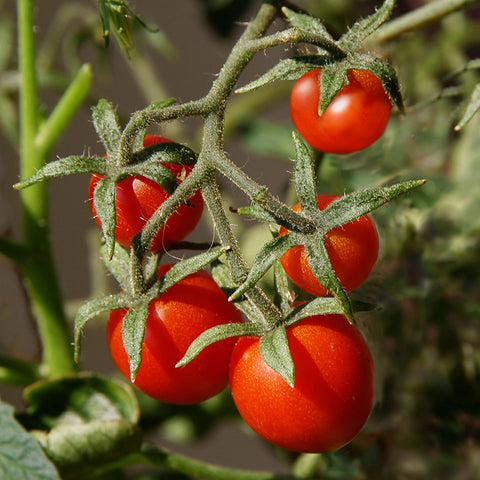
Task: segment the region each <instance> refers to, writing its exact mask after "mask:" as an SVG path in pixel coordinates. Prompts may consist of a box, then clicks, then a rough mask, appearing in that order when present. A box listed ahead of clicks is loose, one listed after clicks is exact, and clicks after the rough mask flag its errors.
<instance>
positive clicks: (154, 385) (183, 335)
mask: <svg viewBox="0 0 480 480" xmlns="http://www.w3.org/2000/svg"><path fill="white" fill-rule="evenodd" d="M170 267H171V265H166V266H162V267H160V269H159V274H160V275H163V274H164V273H165V272H166V271H167V270H168V269H169V268H170ZM127 310H128V309H120V310H113V311H112V312H110V316H109V319H108V324H107V341H108V346H109V349H110V353H111V355H112V358H113V360H114V362H115V364H116V365H117V367H118V369H119V370H120V372H122V374H123V375H124V376H125V378H127V379H130V368H129V362H128V357H127V354H126V352H125V349H124V346H123V341H122V326H123V318H124V317H125V314H126V313H127ZM241 321H242V316H241V314H240V311H239V310H238V309H237V308H236V307H235V306H234V305H233V304H232V303H230V302H229V301H228V300H227V297H226V296H225V295H224V294H223V292H222V290H221V289H220V288H219V287H218V285H217V284H216V283H215V281H214V280H213V279H212V277H211V275H210V274H208V273H207V272H204V271H199V272H196V273H194V274H191V275H188V276H187V277H185V278H184V279H182V280H180V281H179V282H178V283H176V284H175V285H173V286H172V287H170V288H169V289H168V290H167V291H165V292H164V293H163V294H161V295H160V296H159V297H157V298H156V299H155V300H153V301H152V302H151V303H150V306H149V313H148V317H147V322H146V328H145V339H144V341H143V349H142V363H141V365H140V369H139V371H138V374H137V377H136V379H135V383H134V385H135V386H136V387H137V388H138V389H140V390H141V391H142V392H144V393H146V394H147V395H149V396H151V397H153V398H156V399H157V400H160V401H162V402H166V403H174V404H192V403H197V402H201V401H203V400H206V399H207V398H210V397H213V396H214V395H216V394H217V393H219V392H221V391H222V390H223V389H224V388H225V387H226V385H227V384H228V364H229V361H230V356H231V353H232V349H233V347H234V345H235V339H234V338H229V339H225V340H221V341H219V342H216V343H214V344H212V345H210V346H208V347H207V348H205V350H203V351H202V352H201V353H200V354H199V355H198V357H196V358H195V359H194V360H192V361H191V362H190V363H189V364H187V365H186V366H184V367H178V368H175V365H176V364H177V363H178V362H179V361H180V359H181V358H182V357H183V355H184V354H185V352H186V351H187V349H188V347H189V346H190V344H191V343H192V341H193V340H195V338H197V337H198V336H199V335H200V334H201V333H202V332H204V331H205V330H207V329H209V328H211V327H214V326H216V325H220V324H224V323H238V322H241Z"/></svg>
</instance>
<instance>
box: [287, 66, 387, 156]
mask: <svg viewBox="0 0 480 480" xmlns="http://www.w3.org/2000/svg"><path fill="white" fill-rule="evenodd" d="M319 81H320V70H310V71H309V72H307V73H305V74H304V75H303V76H302V77H300V78H299V79H298V80H297V81H296V82H295V84H294V86H293V89H292V93H291V96H290V115H291V117H292V120H293V123H294V124H295V127H296V128H297V130H298V131H299V133H300V134H301V135H302V137H303V138H304V139H305V140H306V141H307V142H308V143H309V144H310V145H311V146H312V147H315V148H317V149H318V150H321V151H323V152H327V153H351V152H356V151H358V150H362V149H363V148H366V147H368V146H369V145H371V144H372V143H373V142H375V141H376V140H378V138H380V136H381V135H382V133H383V131H384V130H385V127H386V126H387V123H388V117H389V115H390V110H391V108H392V103H391V102H390V99H389V97H388V95H387V94H386V93H385V91H384V88H383V85H382V82H381V81H380V80H379V79H378V78H377V77H376V76H375V75H374V74H373V73H371V72H369V71H368V70H349V71H348V81H349V84H348V85H345V86H344V87H343V88H342V89H341V90H340V91H339V92H338V93H337V95H336V96H335V98H334V99H333V101H332V102H331V103H330V105H329V106H328V107H327V109H326V110H325V111H324V112H323V113H322V114H321V115H319V114H318V105H319V101H320V91H319Z"/></svg>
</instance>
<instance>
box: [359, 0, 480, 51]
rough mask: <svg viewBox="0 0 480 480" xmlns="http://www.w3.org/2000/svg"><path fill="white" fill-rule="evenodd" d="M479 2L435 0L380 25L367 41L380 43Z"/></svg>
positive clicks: (477, 0)
mask: <svg viewBox="0 0 480 480" xmlns="http://www.w3.org/2000/svg"><path fill="white" fill-rule="evenodd" d="M478 3H480V0H436V1H433V2H429V3H427V4H425V5H423V6H421V7H419V8H416V9H415V10H412V11H410V12H408V13H406V14H405V15H402V16H401V17H398V18H396V19H394V20H392V21H390V22H388V23H385V24H384V25H382V26H381V27H380V28H379V29H378V30H376V31H375V33H373V34H372V35H371V36H370V37H369V39H368V43H382V42H387V41H389V40H392V39H393V38H396V37H398V36H400V35H402V34H404V33H406V32H409V31H412V30H416V29H418V28H421V27H424V26H425V25H428V24H430V23H433V22H435V21H437V20H440V19H441V18H443V17H445V16H447V15H449V14H451V13H454V12H457V11H459V10H462V9H465V8H467V7H470V6H472V5H476V4H478Z"/></svg>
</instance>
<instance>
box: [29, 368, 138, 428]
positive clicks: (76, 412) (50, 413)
mask: <svg viewBox="0 0 480 480" xmlns="http://www.w3.org/2000/svg"><path fill="white" fill-rule="evenodd" d="M24 400H25V402H26V403H27V404H28V405H29V407H28V410H27V412H26V414H24V415H23V416H22V417H21V418H22V421H23V422H24V424H27V425H28V426H29V428H35V429H40V430H50V429H52V428H54V427H56V426H58V425H61V424H65V423H71V424H75V425H78V424H81V423H89V422H92V421H94V420H122V419H123V420H128V421H129V422H132V423H136V422H138V420H139V416H140V409H139V406H138V402H137V398H136V396H135V394H134V393H133V391H132V389H131V388H130V386H129V385H127V384H125V383H121V384H120V383H117V382H113V381H111V380H107V379H105V378H102V377H100V376H99V375H95V374H90V373H82V374H79V375H72V376H68V377H62V378H59V379H48V380H41V381H39V382H36V383H34V384H33V385H31V386H29V387H28V388H27V389H25V392H24Z"/></svg>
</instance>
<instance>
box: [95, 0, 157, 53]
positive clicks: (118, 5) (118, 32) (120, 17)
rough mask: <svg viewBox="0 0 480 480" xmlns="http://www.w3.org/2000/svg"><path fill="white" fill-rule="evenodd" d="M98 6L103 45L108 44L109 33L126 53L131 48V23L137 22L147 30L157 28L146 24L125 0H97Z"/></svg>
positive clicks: (150, 30)
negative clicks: (103, 39)
mask: <svg viewBox="0 0 480 480" xmlns="http://www.w3.org/2000/svg"><path fill="white" fill-rule="evenodd" d="M98 8H99V12H100V17H101V19H102V25H103V36H104V38H105V45H106V46H108V44H109V39H110V34H112V35H113V36H114V37H115V38H116V40H117V41H118V43H119V45H120V48H121V49H122V50H125V51H126V52H127V54H128V53H129V51H130V50H131V49H132V48H133V39H132V34H131V26H130V24H131V23H134V22H137V23H138V24H139V25H141V26H142V28H145V29H146V30H147V31H149V32H155V31H157V30H158V29H157V28H156V27H151V26H149V25H147V24H146V23H145V22H144V21H143V20H142V19H141V18H140V17H139V16H138V15H137V14H136V13H135V12H134V11H133V9H132V7H130V5H129V4H128V2H126V1H125V0H99V2H98Z"/></svg>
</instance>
